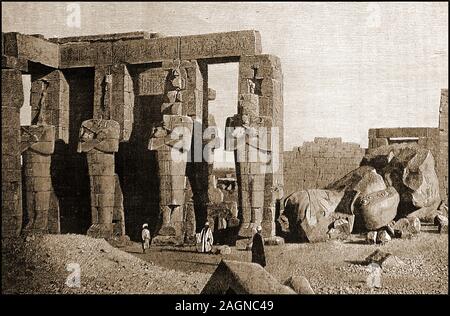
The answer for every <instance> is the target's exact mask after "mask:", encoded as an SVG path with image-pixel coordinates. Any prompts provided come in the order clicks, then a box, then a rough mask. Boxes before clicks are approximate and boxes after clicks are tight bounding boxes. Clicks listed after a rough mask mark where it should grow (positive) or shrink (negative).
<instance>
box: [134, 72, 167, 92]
mask: <svg viewBox="0 0 450 316" xmlns="http://www.w3.org/2000/svg"><path fill="white" fill-rule="evenodd" d="M167 75H168V71H167V70H165V69H161V68H152V69H148V70H146V71H144V72H141V73H140V74H139V77H138V95H139V96H146V95H161V94H164V91H165V86H166V78H167Z"/></svg>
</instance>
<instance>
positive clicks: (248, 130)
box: [226, 90, 271, 238]
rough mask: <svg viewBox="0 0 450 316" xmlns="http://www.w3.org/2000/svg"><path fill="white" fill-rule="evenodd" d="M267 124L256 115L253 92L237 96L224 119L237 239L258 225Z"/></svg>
mask: <svg viewBox="0 0 450 316" xmlns="http://www.w3.org/2000/svg"><path fill="white" fill-rule="evenodd" d="M252 91H253V92H254V90H250V92H252ZM270 125H271V123H270V120H269V118H268V117H265V116H261V115H259V99H258V95H256V94H254V93H243V94H241V95H240V97H239V107H238V114H236V115H235V116H233V117H229V118H228V119H227V123H226V127H227V134H226V138H227V139H226V147H227V148H226V150H234V155H235V164H236V175H237V180H238V187H239V192H238V195H239V207H240V209H241V210H242V214H241V218H242V224H241V228H240V231H239V236H241V237H248V238H250V237H251V236H252V235H253V234H252V231H253V229H254V228H255V227H257V226H259V225H261V224H262V220H263V208H264V190H265V179H266V172H267V171H268V167H270V160H271V159H270V157H271V151H270V150H269V148H268V146H267V145H268V144H267V136H268V134H267V130H268V128H270ZM269 172H270V171H269Z"/></svg>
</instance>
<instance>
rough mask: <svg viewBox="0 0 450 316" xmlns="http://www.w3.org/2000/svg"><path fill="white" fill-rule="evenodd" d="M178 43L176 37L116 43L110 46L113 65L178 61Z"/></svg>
mask: <svg viewBox="0 0 450 316" xmlns="http://www.w3.org/2000/svg"><path fill="white" fill-rule="evenodd" d="M178 41H179V39H178V38H177V37H164V38H150V39H137V40H127V41H116V42H114V43H113V44H112V49H113V63H128V64H145V63H151V62H158V61H163V60H168V59H172V60H173V59H178V58H179V48H178ZM182 59H185V58H183V57H182Z"/></svg>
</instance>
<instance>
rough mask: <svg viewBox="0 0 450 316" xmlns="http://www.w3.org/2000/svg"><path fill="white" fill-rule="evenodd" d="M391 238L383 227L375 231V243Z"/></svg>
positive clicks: (383, 242) (382, 242) (384, 241)
mask: <svg viewBox="0 0 450 316" xmlns="http://www.w3.org/2000/svg"><path fill="white" fill-rule="evenodd" d="M390 240H391V236H390V235H389V233H388V232H387V231H386V230H384V229H380V230H379V231H378V233H377V244H385V243H387V242H388V241H390Z"/></svg>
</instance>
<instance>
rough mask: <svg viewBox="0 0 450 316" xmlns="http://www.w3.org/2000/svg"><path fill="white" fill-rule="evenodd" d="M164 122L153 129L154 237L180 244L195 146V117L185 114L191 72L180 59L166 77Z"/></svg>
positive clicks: (162, 241) (160, 241)
mask: <svg viewBox="0 0 450 316" xmlns="http://www.w3.org/2000/svg"><path fill="white" fill-rule="evenodd" d="M165 80H166V88H165V96H164V102H163V103H162V105H161V114H162V122H160V124H159V125H158V126H155V127H154V128H153V130H152V133H151V136H150V140H149V146H148V149H149V150H152V151H156V159H157V162H158V163H157V165H158V177H159V180H160V181H159V184H160V198H159V208H160V219H161V222H160V225H159V226H160V228H159V229H158V230H157V232H156V235H155V237H154V238H153V239H152V243H154V244H180V243H182V242H183V239H184V232H183V214H184V209H183V208H184V205H185V190H186V163H187V160H188V152H189V149H190V147H191V138H192V130H193V120H192V118H191V117H190V116H187V115H183V111H185V110H186V109H185V108H184V107H185V104H184V103H183V102H184V101H183V92H184V91H186V80H187V73H186V70H185V69H184V68H182V67H181V68H180V62H179V61H177V62H175V63H174V64H173V68H172V69H171V70H170V71H169V72H168V74H167V77H166V79H165Z"/></svg>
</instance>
